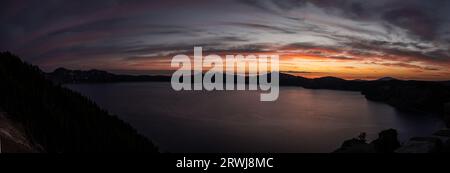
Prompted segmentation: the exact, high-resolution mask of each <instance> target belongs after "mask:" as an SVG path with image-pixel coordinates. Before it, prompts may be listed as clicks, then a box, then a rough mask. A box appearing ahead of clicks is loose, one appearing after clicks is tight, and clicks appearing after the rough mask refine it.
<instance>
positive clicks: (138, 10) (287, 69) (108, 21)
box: [0, 0, 450, 80]
mask: <svg viewBox="0 0 450 173" xmlns="http://www.w3.org/2000/svg"><path fill="white" fill-rule="evenodd" d="M36 6H39V8H35V7H36ZM0 8H1V10H0V14H1V15H0V21H1V24H0V25H1V29H0V36H1V38H2V39H1V40H0V48H1V51H11V52H13V53H15V54H17V55H19V56H21V57H22V58H23V59H24V60H25V61H27V62H30V63H32V64H36V65H38V66H39V67H41V68H42V69H43V70H45V71H52V70H54V69H56V68H59V67H65V68H71V69H81V70H87V69H101V70H108V71H112V72H123V73H139V74H148V75H152V74H161V73H162V74H165V73H170V72H171V71H173V70H175V69H173V68H171V67H170V60H171V58H172V57H173V56H175V55H177V54H192V51H193V48H194V47H195V46H202V47H204V51H205V53H204V55H208V54H217V55H220V56H225V55H238V54H242V55H248V54H254V55H258V54H277V55H279V57H280V72H282V73H288V74H293V75H297V76H304V77H308V78H317V77H324V76H334V77H340V78H344V79H364V80H372V79H378V78H381V77H386V76H390V77H394V78H399V79H406V80H450V50H449V49H450V30H449V28H450V13H449V12H450V2H449V1H432V2H431V1H420V0H412V1H408V2H407V3H405V2H402V1H400V0H382V1H373V2H367V1H362V0H339V1H331V0H279V1H277V0H232V1H227V0H213V1H202V0H198V1H195V0H194V1H182V2H180V1H172V0H168V1H141V0H136V1H122V0H117V1H106V0H99V1H95V2H93V1H79V2H78V1H76V2H75V1H66V0H62V1H52V2H41V1H22V0H7V2H6V3H5V5H4V6H3V7H0ZM5 8H6V9H5Z"/></svg>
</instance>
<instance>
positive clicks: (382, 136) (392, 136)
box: [371, 129, 400, 153]
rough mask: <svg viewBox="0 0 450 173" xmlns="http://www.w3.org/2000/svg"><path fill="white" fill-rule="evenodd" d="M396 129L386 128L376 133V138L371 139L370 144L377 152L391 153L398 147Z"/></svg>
mask: <svg viewBox="0 0 450 173" xmlns="http://www.w3.org/2000/svg"><path fill="white" fill-rule="evenodd" d="M397 136H398V134H397V130H395V129H388V130H385V131H382V132H380V133H379V134H378V139H375V140H374V141H372V143H371V144H372V145H373V146H374V148H375V151H376V152H377V153H392V152H394V151H395V150H396V149H397V148H399V147H400V142H398V139H397Z"/></svg>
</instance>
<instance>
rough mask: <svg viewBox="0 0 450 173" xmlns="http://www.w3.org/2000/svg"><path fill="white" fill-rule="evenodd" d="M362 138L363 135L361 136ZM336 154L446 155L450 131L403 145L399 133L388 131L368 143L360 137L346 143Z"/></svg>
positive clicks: (445, 130) (442, 131)
mask: <svg viewBox="0 0 450 173" xmlns="http://www.w3.org/2000/svg"><path fill="white" fill-rule="evenodd" d="M360 136H361V135H360ZM334 152H335V153H446V152H450V129H442V130H439V131H437V132H436V133H434V134H433V135H431V136H426V137H413V138H411V139H410V140H408V141H407V142H405V143H404V144H403V145H401V144H400V142H399V141H398V139H397V131H396V130H395V129H388V130H384V131H382V132H380V133H379V134H378V138H377V139H375V140H373V141H372V142H371V143H367V142H366V140H365V139H364V138H361V137H358V138H353V139H350V140H347V141H345V142H344V143H343V144H342V146H341V147H340V148H339V149H337V150H336V151H334Z"/></svg>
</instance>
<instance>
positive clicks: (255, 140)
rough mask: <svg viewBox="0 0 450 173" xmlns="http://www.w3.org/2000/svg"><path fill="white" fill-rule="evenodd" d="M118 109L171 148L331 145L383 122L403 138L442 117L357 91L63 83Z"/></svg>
mask: <svg viewBox="0 0 450 173" xmlns="http://www.w3.org/2000/svg"><path fill="white" fill-rule="evenodd" d="M67 87H68V88H71V89H73V90H75V91H78V92H80V93H82V94H83V95H85V96H87V97H89V98H91V99H92V100H94V101H95V102H96V103H97V104H99V105H100V106H101V107H102V108H104V109H106V110H108V111H110V112H111V113H113V114H115V115H117V116H119V117H120V118H121V119H123V120H124V121H126V122H128V123H130V124H131V125H132V126H134V127H135V128H136V129H137V130H138V131H139V132H140V133H142V134H143V135H145V136H147V137H148V138H149V139H151V140H152V141H153V142H154V143H156V144H157V145H158V146H159V148H161V149H162V150H163V151H168V152H331V151H333V150H334V149H336V148H337V147H339V146H340V145H341V143H342V142H343V141H344V140H345V139H349V138H352V137H356V136H357V135H358V134H359V133H360V132H366V133H367V134H368V138H369V139H374V138H376V137H377V133H378V132H380V131H381V130H384V129H387V128H395V129H397V130H398V132H399V135H400V139H401V140H403V141H404V140H406V139H408V138H410V137H412V136H420V135H429V134H431V133H432V132H434V131H435V130H437V129H439V128H440V127H442V126H443V124H442V123H441V121H440V120H439V119H436V118H433V116H429V115H428V116H427V115H412V114H410V113H403V112H399V111H397V110H395V109H394V108H393V107H391V106H388V105H386V104H382V103H376V102H372V101H368V100H366V99H365V98H364V96H362V95H361V94H360V93H359V92H347V91H334V90H309V89H303V88H300V87H281V89H280V97H279V99H278V100H277V101H276V102H260V101H259V96H260V92H258V91H214V92H206V91H183V92H175V91H173V90H172V88H171V87H170V83H151V82H149V83H117V84H76V85H67Z"/></svg>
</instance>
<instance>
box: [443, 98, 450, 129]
mask: <svg viewBox="0 0 450 173" xmlns="http://www.w3.org/2000/svg"><path fill="white" fill-rule="evenodd" d="M444 121H445V124H446V125H447V127H449V128H450V102H447V103H445V104H444Z"/></svg>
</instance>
